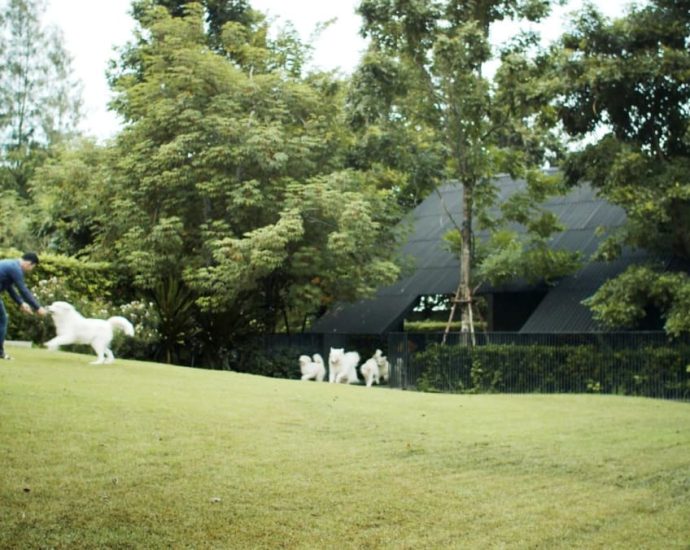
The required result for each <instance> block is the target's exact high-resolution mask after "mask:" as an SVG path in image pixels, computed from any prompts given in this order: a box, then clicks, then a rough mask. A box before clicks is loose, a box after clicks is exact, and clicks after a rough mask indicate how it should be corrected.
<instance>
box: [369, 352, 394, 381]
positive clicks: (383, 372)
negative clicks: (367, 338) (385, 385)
mask: <svg viewBox="0 0 690 550" xmlns="http://www.w3.org/2000/svg"><path fill="white" fill-rule="evenodd" d="M372 359H375V360H376V364H377V365H378V366H379V377H380V378H381V380H383V381H384V382H385V381H387V380H388V375H389V372H390V363H389V362H388V358H387V357H386V356H385V355H383V352H382V351H381V350H380V349H377V350H376V353H374V356H373V357H372Z"/></svg>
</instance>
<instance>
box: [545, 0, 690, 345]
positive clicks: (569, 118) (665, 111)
mask: <svg viewBox="0 0 690 550" xmlns="http://www.w3.org/2000/svg"><path fill="white" fill-rule="evenodd" d="M689 8H690V4H689V3H688V2H687V1H682V2H679V1H672V0H653V1H651V2H648V3H647V4H646V5H644V6H642V7H637V8H635V7H633V8H631V9H630V10H629V11H628V12H627V14H626V15H625V16H624V17H622V18H620V19H616V20H614V21H610V20H608V19H606V18H604V17H603V16H602V15H601V14H600V13H598V12H597V10H596V9H595V8H594V7H593V6H589V7H587V8H586V9H584V10H582V11H581V12H580V13H579V14H578V16H577V17H576V18H575V20H574V23H573V28H572V30H571V31H570V32H569V33H567V34H566V35H564V36H563V38H562V39H561V41H560V43H559V44H558V46H557V47H556V48H555V49H554V52H553V54H552V58H551V61H552V63H553V70H554V73H553V74H554V75H557V78H554V79H552V81H551V82H552V83H557V84H558V86H556V89H555V92H556V94H555V97H556V101H555V108H556V109H557V112H558V115H559V118H560V120H561V122H562V124H563V127H564V128H565V130H566V131H567V132H568V133H569V134H570V135H571V136H573V137H574V138H577V139H583V138H587V139H588V140H589V141H590V142H591V143H590V144H589V145H587V146H586V147H584V148H582V149H581V150H579V151H577V152H575V153H573V154H572V155H571V156H570V158H569V159H568V163H567V165H566V174H567V177H568V180H569V182H570V183H571V184H576V183H578V182H580V181H589V182H591V184H592V185H593V186H594V187H595V188H596V189H597V190H598V191H599V193H600V194H601V195H602V196H604V197H605V198H606V199H607V200H609V201H610V202H612V203H614V204H618V205H620V206H621V207H622V208H624V209H625V211H626V214H627V219H628V221H627V224H626V226H625V227H624V228H623V229H622V230H621V231H620V232H618V233H615V234H614V235H612V236H611V238H609V239H608V240H607V241H606V242H605V243H604V245H603V246H602V247H601V249H600V251H599V257H600V258H602V259H612V258H615V257H617V256H618V255H619V254H620V253H621V251H622V250H623V248H624V247H633V248H643V249H646V250H648V251H649V252H651V253H652V254H656V255H658V256H659V257H661V258H663V257H666V258H671V257H674V258H676V259H677V260H680V261H681V262H687V261H689V260H690V125H689V121H690V78H689V75H690V50H689V49H688V44H690V9H689ZM677 263H678V262H677ZM650 269H651V268H649V267H648V268H645V269H644V270H640V268H638V267H635V268H631V270H630V272H629V273H627V274H624V275H622V276H621V277H619V278H618V279H617V280H615V281H612V282H610V283H608V284H607V285H606V286H605V288H603V289H602V290H601V291H600V292H598V293H597V294H596V295H595V297H594V298H593V299H592V300H591V301H590V302H589V303H590V304H591V305H592V307H593V309H594V312H595V315H596V316H597V317H598V318H599V319H601V320H602V321H603V322H605V323H607V324H608V325H610V326H621V325H628V326H630V325H634V323H635V322H636V321H638V320H639V319H640V311H643V309H644V308H642V307H641V305H642V303H643V302H644V300H649V302H650V304H651V303H655V304H656V305H658V306H659V307H661V308H662V311H664V312H665V315H666V319H667V329H668V330H669V331H672V332H674V333H677V332H679V331H680V330H681V329H682V330H690V323H689V322H687V321H686V322H685V323H684V324H683V323H681V322H680V321H679V316H678V315H677V314H676V313H674V311H675V308H676V307H677V304H682V303H686V300H687V298H685V297H686V296H687V295H688V293H690V290H689V288H690V287H688V281H687V277H684V276H680V275H678V276H676V275H669V276H660V279H659V281H660V282H659V283H658V284H650V281H649V273H650V271H649V270H650ZM655 269H656V268H654V269H652V272H653V271H654V270H655ZM661 281H663V285H664V291H663V292H662V293H661V294H663V295H664V296H673V298H672V299H666V298H664V299H663V300H659V299H658V296H659V295H660V291H659V290H658V288H657V287H658V285H659V284H661ZM642 283H644V284H642ZM674 304H675V305H674ZM621 308H624V309H625V308H627V311H628V312H629V313H630V315H628V316H625V315H621V313H620V312H621Z"/></svg>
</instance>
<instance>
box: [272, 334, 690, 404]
mask: <svg viewBox="0 0 690 550" xmlns="http://www.w3.org/2000/svg"><path fill="white" fill-rule="evenodd" d="M442 338H443V334H441V333H410V332H400V333H390V334H388V335H386V336H372V335H352V334H325V335H320V334H298V335H292V336H287V335H275V336H271V337H269V338H268V339H267V340H266V341H265V343H264V344H265V348H264V349H265V350H266V351H267V352H268V353H270V352H271V350H278V349H280V350H282V352H283V353H285V352H286V350H288V351H287V353H288V354H289V355H290V358H289V362H290V364H291V365H297V362H296V361H297V357H298V356H299V355H300V354H307V355H312V354H314V353H320V354H321V355H322V356H323V357H324V359H326V361H327V358H328V352H329V350H330V348H331V347H334V348H340V347H342V348H345V349H346V350H355V351H358V352H359V354H360V355H361V357H362V361H364V360H365V359H367V358H368V357H370V356H371V355H372V354H373V353H374V351H375V350H376V349H381V350H383V352H384V354H386V355H387V356H388V360H389V362H390V365H391V368H390V377H389V380H388V385H389V387H391V388H398V389H405V390H418V391H436V392H453V393H489V392H495V393H602V394H619V395H639V396H647V397H657V398H666V399H678V400H686V401H690V338H688V337H683V338H669V337H668V336H667V335H666V334H665V333H663V332H624V333H582V334H561V333H559V334H518V333H477V334H475V335H474V336H470V335H465V334H459V333H453V334H450V335H449V336H448V338H447V341H446V343H445V345H441V341H442ZM293 355H294V358H293V357H292V356H293ZM295 368H296V367H295Z"/></svg>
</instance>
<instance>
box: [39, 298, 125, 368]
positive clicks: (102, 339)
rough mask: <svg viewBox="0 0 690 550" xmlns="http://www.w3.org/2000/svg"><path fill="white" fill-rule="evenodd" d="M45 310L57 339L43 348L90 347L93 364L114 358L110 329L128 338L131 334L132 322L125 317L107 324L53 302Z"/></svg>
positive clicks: (111, 319)
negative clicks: (94, 357)
mask: <svg viewBox="0 0 690 550" xmlns="http://www.w3.org/2000/svg"><path fill="white" fill-rule="evenodd" d="M46 309H47V310H48V313H50V316H51V317H52V318H53V322H54V323H55V331H56V332H57V336H56V337H55V338H53V339H52V340H48V341H47V342H46V343H45V346H46V347H47V348H48V349H50V350H56V349H58V347H60V346H66V345H68V344H90V345H91V347H92V348H93V349H94V351H95V352H96V355H97V358H96V360H95V361H93V362H92V363H91V364H92V365H99V364H101V363H112V362H113V360H114V359H115V357H114V356H113V352H112V351H111V350H110V342H111V341H112V339H113V329H119V330H122V331H123V332H124V333H125V334H126V335H127V336H133V335H134V327H133V326H132V323H130V322H129V321H128V320H127V319H125V318H124V317H117V316H116V317H111V318H110V319H108V320H107V321H105V320H103V319H86V318H85V317H83V316H82V315H81V314H80V313H79V312H78V311H77V310H76V309H74V306H73V305H72V304H68V303H67V302H53V303H52V304H50V305H49V306H48V307H47V308H46Z"/></svg>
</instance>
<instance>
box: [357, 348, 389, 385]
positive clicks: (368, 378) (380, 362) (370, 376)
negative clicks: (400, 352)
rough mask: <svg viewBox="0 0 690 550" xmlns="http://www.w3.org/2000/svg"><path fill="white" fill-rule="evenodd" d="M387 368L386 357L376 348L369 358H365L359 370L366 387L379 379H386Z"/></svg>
mask: <svg viewBox="0 0 690 550" xmlns="http://www.w3.org/2000/svg"><path fill="white" fill-rule="evenodd" d="M388 368H389V365H388V359H386V356H385V355H383V352H382V351H381V350H380V349H377V350H376V353H374V355H372V357H371V359H367V360H366V361H365V362H364V364H363V365H362V366H361V367H360V369H359V370H360V372H361V373H362V376H363V377H364V381H365V382H366V385H367V387H370V386H371V385H372V384H378V383H379V382H380V380H387V379H388Z"/></svg>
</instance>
